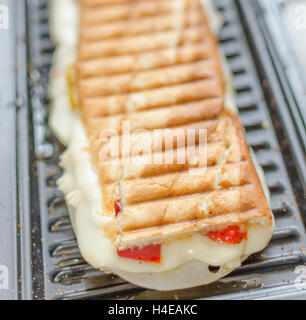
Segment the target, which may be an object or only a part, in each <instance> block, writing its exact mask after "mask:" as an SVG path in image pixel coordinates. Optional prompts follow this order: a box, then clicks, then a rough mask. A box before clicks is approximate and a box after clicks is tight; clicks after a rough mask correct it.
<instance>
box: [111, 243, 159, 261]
mask: <svg viewBox="0 0 306 320" xmlns="http://www.w3.org/2000/svg"><path fill="white" fill-rule="evenodd" d="M117 253H118V256H119V257H121V258H128V259H133V260H139V261H147V262H157V263H160V261H161V245H160V244H150V245H148V246H146V247H143V248H139V247H134V248H132V249H126V250H119V249H118V250H117Z"/></svg>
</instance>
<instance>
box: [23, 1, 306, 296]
mask: <svg viewBox="0 0 306 320" xmlns="http://www.w3.org/2000/svg"><path fill="white" fill-rule="evenodd" d="M215 3H216V5H217V7H218V8H219V10H220V11H221V12H222V13H223V14H224V17H225V22H226V23H225V26H224V28H223V30H222V32H221V35H220V43H221V47H222V49H223V51H224V53H225V55H226V57H227V60H228V62H229V66H230V69H231V71H232V73H233V75H234V76H233V82H234V87H235V89H236V91H237V98H236V101H237V105H238V108H239V111H240V118H241V121H242V124H243V126H244V128H245V130H246V135H247V140H248V143H249V145H250V146H251V147H252V148H253V150H254V152H255V154H256V157H257V159H258V161H259V163H260V164H261V166H262V167H263V169H264V172H265V175H266V179H267V184H268V187H269V189H270V192H271V206H272V210H273V212H274V215H275V218H276V230H275V234H274V236H273V240H272V242H271V243H270V245H269V246H268V248H266V249H265V250H264V252H262V253H259V254H255V255H253V256H252V257H250V258H249V259H248V260H247V261H246V262H245V263H244V265H243V266H242V267H241V268H239V269H238V270H236V271H235V272H234V273H233V274H231V275H230V276H228V277H226V278H225V279H223V280H220V281H218V282H216V283H213V284H210V285H208V286H204V287H199V288H194V289H189V290H183V291H179V292H167V293H160V292H154V291H149V290H144V289H141V288H137V287H134V286H133V285H131V284H127V283H125V282H124V281H123V280H121V279H119V278H117V277H114V276H112V275H107V274H104V273H102V272H99V271H96V270H94V269H93V268H91V267H90V266H88V265H87V264H86V263H85V261H84V260H83V259H82V258H81V256H80V253H79V250H78V246H77V243H76V240H75V237H74V235H73V232H72V228H71V225H70V221H69V217H68V213H67V210H66V207H65V202H64V200H63V197H62V195H61V194H60V193H59V192H58V190H57V188H56V187H55V181H56V179H57V178H58V177H59V176H60V174H61V172H60V170H59V168H58V166H57V163H58V156H59V154H60V152H61V151H63V150H62V147H61V146H60V145H59V144H58V142H57V141H56V139H55V138H54V137H53V136H52V134H51V132H50V130H49V129H48V127H47V126H46V114H47V112H48V99H47V91H46V89H47V83H48V74H49V68H50V64H51V55H52V52H53V50H54V47H53V45H52V42H51V40H50V38H49V31H48V9H47V4H48V1H47V0H35V1H31V2H29V4H28V5H29V10H28V12H29V36H30V38H29V42H28V43H29V46H30V59H31V65H30V67H31V69H30V81H31V95H32V98H31V102H32V109H33V112H34V119H35V124H34V129H35V142H36V146H35V147H36V148H35V152H36V155H37V158H38V159H39V165H38V167H39V170H38V180H39V186H40V216H41V232H42V238H43V242H42V247H43V252H42V255H43V268H44V274H45V278H44V284H43V287H44V292H45V297H46V298H47V299H73V298H86V299H91V298H101V299H107V298H113V299H116V298H134V299H141V298H143V299H171V298H174V294H178V296H179V298H205V297H211V296H215V295H222V294H228V296H230V294H231V293H235V292H244V293H242V294H241V297H245V296H246V295H247V293H246V292H249V291H250V290H251V289H258V288H262V287H269V286H270V287H271V286H279V285H283V284H286V283H290V282H291V283H292V282H293V281H294V279H295V276H296V275H295V274H294V273H292V272H291V271H292V269H291V268H294V267H295V266H297V265H299V264H303V263H304V262H305V254H304V253H303V252H302V249H303V248H305V247H306V242H305V231H304V226H303V224H302V221H301V216H300V213H299V211H298V208H297V205H296V202H295V199H294V195H293V191H292V188H291V185H290V182H289V180H288V176H287V174H286V169H285V165H284V163H283V158H282V155H281V152H280V148H279V144H278V142H277V139H276V136H275V132H274V129H273V126H272V122H271V119H270V115H269V113H268V108H267V104H266V102H265V100H264V97H263V94H262V87H261V83H260V81H259V79H258V78H257V74H256V71H255V66H254V62H253V60H252V58H251V55H250V52H249V48H248V46H247V45H246V39H245V35H244V32H243V29H242V27H241V25H240V23H239V17H238V13H237V9H236V7H235V4H234V2H233V1H232V0H216V1H215ZM117 28H118V30H119V31H118V32H120V26H118V27H117ZM134 30H135V32H137V27H135V29H134ZM100 32H101V34H103V32H104V33H105V32H106V31H105V30H104V31H103V30H100ZM89 34H90V32H89ZM101 34H100V35H99V36H101ZM92 36H93V35H89V37H92ZM93 37H94V36H93ZM101 68H102V67H101ZM102 69H103V68H102ZM83 72H85V74H86V72H88V71H86V70H83Z"/></svg>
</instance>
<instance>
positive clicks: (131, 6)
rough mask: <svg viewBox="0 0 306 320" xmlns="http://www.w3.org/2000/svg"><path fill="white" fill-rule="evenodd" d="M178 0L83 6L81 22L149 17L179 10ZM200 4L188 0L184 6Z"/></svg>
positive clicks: (85, 23) (192, 6) (197, 7)
mask: <svg viewBox="0 0 306 320" xmlns="http://www.w3.org/2000/svg"><path fill="white" fill-rule="evenodd" d="M179 2H182V1H179V0H167V1H164V0H157V1H152V0H147V1H142V2H132V3H127V4H118V5H116V6H103V7H99V6H98V7H94V8H91V7H83V8H82V9H83V10H81V24H82V25H83V26H86V25H96V24H99V23H106V22H111V21H118V20H119V21H120V20H129V19H135V18H139V17H151V16H155V15H160V14H165V13H170V12H175V11H181V10H182V8H181V7H180V6H179ZM199 8H200V4H199V3H198V1H197V0H188V1H186V5H185V7H184V9H185V10H187V9H189V10H190V9H199Z"/></svg>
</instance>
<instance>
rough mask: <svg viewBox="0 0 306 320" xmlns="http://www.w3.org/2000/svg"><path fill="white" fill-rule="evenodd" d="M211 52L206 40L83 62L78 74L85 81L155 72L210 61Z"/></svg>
mask: <svg viewBox="0 0 306 320" xmlns="http://www.w3.org/2000/svg"><path fill="white" fill-rule="evenodd" d="M211 51H212V48H211V46H210V41H209V39H205V40H204V41H203V42H201V43H195V44H188V45H183V46H177V47H175V48H168V49H162V50H155V51H150V52H144V53H135V54H129V55H121V56H117V57H104V58H96V59H90V60H87V61H81V62H79V63H78V64H77V73H78V75H79V78H80V79H84V78H91V77H99V76H103V75H116V74H124V73H129V72H136V71H137V72H138V71H147V70H154V69H158V68H162V67H169V66H171V65H180V64H183V63H190V62H195V61H199V60H201V59H202V60H204V59H209V56H210V53H211Z"/></svg>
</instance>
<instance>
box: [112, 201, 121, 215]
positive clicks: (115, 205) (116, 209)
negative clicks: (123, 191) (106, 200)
mask: <svg viewBox="0 0 306 320" xmlns="http://www.w3.org/2000/svg"><path fill="white" fill-rule="evenodd" d="M114 207H115V213H116V214H115V216H116V217H117V216H118V214H119V213H120V211H121V204H120V200H117V201H115V204H114Z"/></svg>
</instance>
